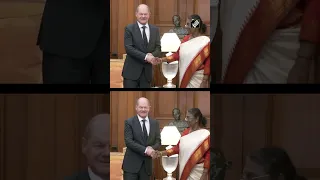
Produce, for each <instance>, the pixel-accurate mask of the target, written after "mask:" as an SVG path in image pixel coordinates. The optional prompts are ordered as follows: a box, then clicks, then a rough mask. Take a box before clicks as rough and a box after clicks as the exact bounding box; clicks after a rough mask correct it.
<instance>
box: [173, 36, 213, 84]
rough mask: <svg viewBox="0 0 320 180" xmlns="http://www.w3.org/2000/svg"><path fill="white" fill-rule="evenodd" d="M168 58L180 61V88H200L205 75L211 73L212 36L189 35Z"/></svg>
mask: <svg viewBox="0 0 320 180" xmlns="http://www.w3.org/2000/svg"><path fill="white" fill-rule="evenodd" d="M167 59H168V62H172V61H175V60H178V61H179V88H200V85H201V83H202V80H203V77H204V75H210V38H208V37H207V36H199V37H196V38H192V39H190V35H188V36H186V37H185V38H184V39H183V40H182V43H181V45H180V47H179V49H178V51H177V52H176V53H174V54H173V55H171V56H169V57H167Z"/></svg>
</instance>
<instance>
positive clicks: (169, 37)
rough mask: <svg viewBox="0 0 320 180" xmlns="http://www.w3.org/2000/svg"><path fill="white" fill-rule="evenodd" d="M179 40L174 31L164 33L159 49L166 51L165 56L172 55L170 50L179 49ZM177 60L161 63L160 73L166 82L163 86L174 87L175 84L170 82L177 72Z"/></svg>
mask: <svg viewBox="0 0 320 180" xmlns="http://www.w3.org/2000/svg"><path fill="white" fill-rule="evenodd" d="M180 44H181V41H180V39H179V37H178V35H177V34H176V33H164V34H163V36H162V38H161V51H162V52H168V53H167V54H166V56H170V55H172V52H176V51H177V50H178V49H179V46H180ZM178 65H179V64H178V61H173V62H171V63H166V62H163V63H162V73H163V75H164V77H165V78H167V84H165V85H164V86H163V87H164V88H175V87H176V85H174V84H173V83H172V79H173V78H174V77H176V75H177V72H178V67H179V66H178Z"/></svg>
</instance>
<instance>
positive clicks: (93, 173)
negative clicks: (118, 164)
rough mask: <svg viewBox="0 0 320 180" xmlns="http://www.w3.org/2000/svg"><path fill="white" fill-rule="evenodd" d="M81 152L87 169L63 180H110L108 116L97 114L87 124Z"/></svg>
mask: <svg viewBox="0 0 320 180" xmlns="http://www.w3.org/2000/svg"><path fill="white" fill-rule="evenodd" d="M82 152H83V154H84V155H85V156H86V158H87V162H88V169H87V170H85V171H83V172H80V173H77V174H75V175H73V176H71V177H68V178H66V179H65V180H109V179H110V116H109V114H99V115H97V116H95V117H93V118H92V119H91V121H90V122H89V123H88V125H87V127H86V130H85V134H84V137H83V138H82Z"/></svg>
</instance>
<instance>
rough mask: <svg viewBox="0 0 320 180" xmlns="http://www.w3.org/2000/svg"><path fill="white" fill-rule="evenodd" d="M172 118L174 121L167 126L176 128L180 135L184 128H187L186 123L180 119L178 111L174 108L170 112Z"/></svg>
mask: <svg viewBox="0 0 320 180" xmlns="http://www.w3.org/2000/svg"><path fill="white" fill-rule="evenodd" d="M172 116H173V118H174V121H172V122H170V123H169V126H176V127H177V129H178V130H179V132H180V133H182V132H183V131H184V130H185V129H186V128H188V123H187V122H186V121H183V120H181V119H180V116H181V113H180V109H178V108H174V109H173V110H172Z"/></svg>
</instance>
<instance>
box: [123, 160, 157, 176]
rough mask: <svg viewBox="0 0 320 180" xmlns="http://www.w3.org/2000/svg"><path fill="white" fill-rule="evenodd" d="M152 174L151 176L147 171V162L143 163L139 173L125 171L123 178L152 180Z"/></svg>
mask: <svg viewBox="0 0 320 180" xmlns="http://www.w3.org/2000/svg"><path fill="white" fill-rule="evenodd" d="M150 179H151V176H149V175H148V174H147V172H146V165H145V162H143V163H142V166H141V168H140V170H139V172H138V173H129V172H126V171H124V172H123V180H150Z"/></svg>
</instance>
